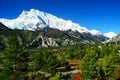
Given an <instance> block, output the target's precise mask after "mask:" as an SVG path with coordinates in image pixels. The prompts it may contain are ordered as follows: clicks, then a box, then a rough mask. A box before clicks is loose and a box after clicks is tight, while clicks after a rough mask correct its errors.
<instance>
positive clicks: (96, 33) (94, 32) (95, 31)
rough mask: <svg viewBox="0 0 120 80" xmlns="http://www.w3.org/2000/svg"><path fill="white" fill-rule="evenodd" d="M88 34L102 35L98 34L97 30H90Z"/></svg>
mask: <svg viewBox="0 0 120 80" xmlns="http://www.w3.org/2000/svg"><path fill="white" fill-rule="evenodd" d="M90 33H91V34H92V35H102V33H101V32H99V31H97V30H90Z"/></svg>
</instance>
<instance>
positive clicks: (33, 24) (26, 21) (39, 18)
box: [0, 9, 89, 33]
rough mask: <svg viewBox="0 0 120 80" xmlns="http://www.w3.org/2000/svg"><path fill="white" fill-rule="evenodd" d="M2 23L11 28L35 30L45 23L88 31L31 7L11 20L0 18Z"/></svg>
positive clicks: (52, 26) (62, 27)
mask: <svg viewBox="0 0 120 80" xmlns="http://www.w3.org/2000/svg"><path fill="white" fill-rule="evenodd" d="M0 22H2V23H3V24H4V25H6V26H8V27H9V28H12V29H15V28H17V29H26V30H33V31H34V30H36V29H37V28H43V27H45V26H47V25H49V27H51V28H57V29H59V30H62V31H64V30H69V29H71V30H73V31H76V30H77V31H79V32H80V33H82V32H89V31H88V30H87V29H86V28H85V27H81V26H80V25H79V24H76V23H73V22H72V21H70V20H64V19H62V18H57V17H56V16H53V15H51V14H48V13H45V12H42V11H39V10H34V9H31V10H30V11H23V12H22V13H21V14H20V16H19V17H17V18H16V19H13V20H9V19H0Z"/></svg>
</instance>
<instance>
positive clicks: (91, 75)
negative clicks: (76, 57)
mask: <svg viewBox="0 0 120 80" xmlns="http://www.w3.org/2000/svg"><path fill="white" fill-rule="evenodd" d="M98 56H99V55H98V53H97V49H96V48H92V49H90V50H88V52H87V54H86V55H85V56H84V58H83V60H82V64H81V66H80V69H81V71H82V74H83V77H82V79H83V80H89V79H90V80H94V79H95V78H96V76H98V74H97V73H98V69H97V66H98Z"/></svg>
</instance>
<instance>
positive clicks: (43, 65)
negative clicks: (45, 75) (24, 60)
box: [33, 48, 59, 73]
mask: <svg viewBox="0 0 120 80" xmlns="http://www.w3.org/2000/svg"><path fill="white" fill-rule="evenodd" d="M58 65H59V61H58V60H57V58H56V56H54V55H53V54H52V53H51V52H49V51H47V50H46V48H41V49H40V50H39V51H38V52H37V53H36V54H35V57H34V64H33V67H34V69H35V70H40V69H42V70H45V71H47V72H52V73H54V72H56V67H57V66H58Z"/></svg>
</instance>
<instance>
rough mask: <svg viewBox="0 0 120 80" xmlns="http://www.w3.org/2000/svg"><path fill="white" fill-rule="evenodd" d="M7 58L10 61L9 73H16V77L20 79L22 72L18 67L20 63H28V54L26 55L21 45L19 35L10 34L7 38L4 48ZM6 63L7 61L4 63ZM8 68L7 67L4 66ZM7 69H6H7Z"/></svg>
mask: <svg viewBox="0 0 120 80" xmlns="http://www.w3.org/2000/svg"><path fill="white" fill-rule="evenodd" d="M4 55H5V60H6V61H8V64H9V65H8V68H9V69H8V70H9V71H8V72H10V73H8V74H9V76H10V74H13V75H14V79H18V78H19V77H20V75H22V72H21V70H20V69H19V68H17V65H18V64H22V65H23V64H27V63H26V61H25V60H26V59H27V58H26V55H24V50H23V47H22V46H21V45H20V43H19V40H18V38H17V36H10V37H8V39H7V42H6V47H5V50H4ZM3 64H6V63H3ZM4 68H7V67H4ZM5 70H6V69H5Z"/></svg>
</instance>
